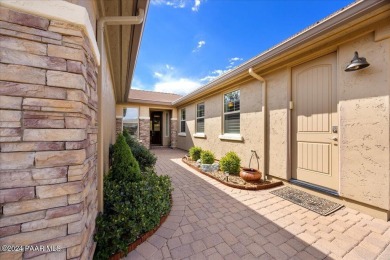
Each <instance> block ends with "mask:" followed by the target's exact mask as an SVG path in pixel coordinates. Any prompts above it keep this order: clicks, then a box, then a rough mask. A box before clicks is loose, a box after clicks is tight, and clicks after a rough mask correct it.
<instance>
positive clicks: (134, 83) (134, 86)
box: [131, 77, 144, 90]
mask: <svg viewBox="0 0 390 260" xmlns="http://www.w3.org/2000/svg"><path fill="white" fill-rule="evenodd" d="M131 89H139V90H140V89H144V86H143V83H142V82H141V80H140V79H139V78H137V77H134V78H133V81H132V82H131Z"/></svg>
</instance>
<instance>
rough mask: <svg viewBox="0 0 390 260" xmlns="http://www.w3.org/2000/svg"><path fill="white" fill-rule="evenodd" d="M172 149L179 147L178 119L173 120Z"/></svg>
mask: <svg viewBox="0 0 390 260" xmlns="http://www.w3.org/2000/svg"><path fill="white" fill-rule="evenodd" d="M170 131H171V147H172V148H176V147H177V119H172V120H171V130H170Z"/></svg>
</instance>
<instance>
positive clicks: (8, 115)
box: [0, 110, 22, 122]
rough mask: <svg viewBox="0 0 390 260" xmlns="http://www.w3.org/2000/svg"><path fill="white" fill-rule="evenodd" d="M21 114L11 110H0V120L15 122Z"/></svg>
mask: <svg viewBox="0 0 390 260" xmlns="http://www.w3.org/2000/svg"><path fill="white" fill-rule="evenodd" d="M21 117H22V112H20V111H11V110H0V118H1V121H3V122H15V121H20V119H21Z"/></svg>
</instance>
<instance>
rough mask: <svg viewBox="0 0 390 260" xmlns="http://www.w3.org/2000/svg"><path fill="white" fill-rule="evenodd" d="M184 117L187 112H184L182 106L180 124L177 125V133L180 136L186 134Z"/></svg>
mask: <svg viewBox="0 0 390 260" xmlns="http://www.w3.org/2000/svg"><path fill="white" fill-rule="evenodd" d="M183 111H184V118H183ZM186 117H187V113H186V109H185V108H182V109H180V125H179V130H180V131H179V135H180V136H186V123H185V122H186ZM182 122H184V131H183V129H182V127H181V126H182Z"/></svg>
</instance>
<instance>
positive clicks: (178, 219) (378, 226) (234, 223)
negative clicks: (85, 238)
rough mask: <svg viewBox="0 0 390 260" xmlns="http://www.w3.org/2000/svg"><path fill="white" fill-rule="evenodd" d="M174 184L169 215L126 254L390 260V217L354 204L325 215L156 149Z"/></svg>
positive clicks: (141, 256) (162, 171) (163, 169)
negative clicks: (233, 183)
mask: <svg viewBox="0 0 390 260" xmlns="http://www.w3.org/2000/svg"><path fill="white" fill-rule="evenodd" d="M153 152H154V153H155V154H156V155H157V156H158V161H157V165H156V168H157V171H158V173H159V174H168V175H169V176H171V178H172V182H173V186H174V188H175V190H174V192H173V194H172V196H173V207H172V211H171V213H170V215H169V217H168V219H167V220H166V222H165V223H164V224H163V225H162V226H161V227H160V229H159V230H158V231H157V232H156V233H155V234H154V235H153V236H152V237H150V238H149V239H148V240H147V241H146V242H144V243H143V244H141V245H140V246H138V248H137V249H136V250H134V251H133V252H131V253H129V254H128V255H127V257H126V258H125V259H131V260H133V259H353V260H355V259H383V260H389V259H390V222H385V221H383V220H379V219H374V218H372V217H370V216H368V215H366V214H363V213H359V212H358V211H355V210H353V209H350V208H343V209H341V210H339V211H337V212H335V213H333V214H332V215H330V216H326V217H324V216H320V215H318V214H316V213H314V212H311V211H309V210H307V209H305V208H302V207H300V206H297V205H295V204H293V203H291V202H289V201H286V200H283V199H281V198H279V197H277V196H275V195H272V194H270V193H269V190H266V191H244V190H237V189H232V188H229V187H227V186H224V185H223V184H221V183H219V182H217V181H215V180H212V179H210V178H208V177H206V176H204V175H202V174H200V173H198V172H196V171H194V170H193V169H191V168H189V167H188V166H186V165H185V164H184V163H182V162H181V159H180V158H181V157H182V156H183V155H184V154H185V152H184V151H181V150H171V149H154V150H153Z"/></svg>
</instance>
